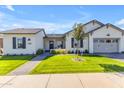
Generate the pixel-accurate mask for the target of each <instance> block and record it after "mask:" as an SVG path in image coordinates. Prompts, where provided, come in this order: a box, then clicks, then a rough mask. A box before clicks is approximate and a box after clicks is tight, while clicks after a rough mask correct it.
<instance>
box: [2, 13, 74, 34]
mask: <svg viewBox="0 0 124 93" xmlns="http://www.w3.org/2000/svg"><path fill="white" fill-rule="evenodd" d="M0 15H1V16H0V24H1V25H0V31H3V30H8V29H13V28H44V29H45V31H46V33H64V32H67V31H68V30H70V29H71V27H72V25H73V22H72V21H68V22H64V23H53V22H44V21H36V20H27V19H20V18H17V17H14V16H12V15H9V14H5V13H2V12H0Z"/></svg>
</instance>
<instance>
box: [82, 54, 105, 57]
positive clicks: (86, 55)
mask: <svg viewBox="0 0 124 93" xmlns="http://www.w3.org/2000/svg"><path fill="white" fill-rule="evenodd" d="M82 56H84V57H104V56H101V55H95V54H84V55H82Z"/></svg>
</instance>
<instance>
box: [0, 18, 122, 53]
mask: <svg viewBox="0 0 124 93" xmlns="http://www.w3.org/2000/svg"><path fill="white" fill-rule="evenodd" d="M84 30H85V32H86V33H87V37H85V38H84V39H82V40H80V50H81V51H89V53H121V52H123V51H124V43H123V42H124V31H123V30H122V29H120V28H118V27H116V26H114V25H112V24H103V23H101V22H99V21H97V20H92V21H90V22H88V23H86V24H84ZM1 33H2V34H3V52H4V54H5V55H6V54H35V53H36V51H37V50H38V49H44V50H46V51H49V50H51V49H58V48H59V49H66V50H67V51H75V50H76V48H75V43H76V40H75V39H74V37H73V31H69V32H67V33H64V34H45V31H44V30H43V29H26V28H22V29H21V28H20V29H13V30H9V31H3V32H1Z"/></svg>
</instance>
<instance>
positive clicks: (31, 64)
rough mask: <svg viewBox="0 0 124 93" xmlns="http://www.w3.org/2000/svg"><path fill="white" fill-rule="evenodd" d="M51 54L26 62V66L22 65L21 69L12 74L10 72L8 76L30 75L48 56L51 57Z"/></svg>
mask: <svg viewBox="0 0 124 93" xmlns="http://www.w3.org/2000/svg"><path fill="white" fill-rule="evenodd" d="M50 55H51V54H49V53H44V54H41V55H39V56H37V57H35V58H33V59H32V60H31V61H29V62H26V63H25V64H23V65H21V66H20V67H18V68H16V69H15V70H13V71H12V72H10V73H9V74H8V75H26V74H29V72H30V71H31V70H32V69H34V67H36V65H37V64H39V63H40V62H41V60H42V59H44V58H45V57H47V56H50Z"/></svg>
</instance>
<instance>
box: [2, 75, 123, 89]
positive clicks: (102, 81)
mask: <svg viewBox="0 0 124 93" xmlns="http://www.w3.org/2000/svg"><path fill="white" fill-rule="evenodd" d="M0 87H1V88H124V74H123V73H81V74H41V75H19V76H0Z"/></svg>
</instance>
